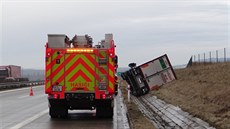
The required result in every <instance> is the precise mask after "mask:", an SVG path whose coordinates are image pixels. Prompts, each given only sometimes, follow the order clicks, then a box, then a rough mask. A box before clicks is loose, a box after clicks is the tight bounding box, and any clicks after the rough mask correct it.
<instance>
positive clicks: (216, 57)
mask: <svg viewBox="0 0 230 129" xmlns="http://www.w3.org/2000/svg"><path fill="white" fill-rule="evenodd" d="M216 63H218V50H216Z"/></svg>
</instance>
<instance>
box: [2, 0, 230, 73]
mask: <svg viewBox="0 0 230 129" xmlns="http://www.w3.org/2000/svg"><path fill="white" fill-rule="evenodd" d="M228 2H229V1H228V0H152V1H142V0H139V1H138V0H136V1H134V0H125V1H124V0H119V1H112V0H104V1H96V0H94V1H93V0H91V1H89V0H82V1H78V0H72V1H70V0H48V1H47V0H23V1H22V0H14V1H13V0H3V1H1V4H0V7H1V32H0V33H1V34H0V35H1V41H0V43H1V49H0V52H1V53H0V65H8V64H14V65H20V66H22V67H23V68H36V69H41V68H44V53H45V47H44V45H45V42H46V41H47V34H49V33H56V34H67V35H68V36H69V37H70V38H72V37H73V36H74V35H75V34H78V35H81V34H82V35H84V34H89V35H90V36H92V37H93V41H94V43H97V42H98V41H100V40H101V39H103V38H104V34H105V33H113V34H114V40H115V43H116V45H117V55H118V56H119V66H121V67H127V65H128V63H130V62H136V63H137V64H141V63H144V62H146V61H149V60H151V59H153V58H155V57H158V56H161V55H163V54H165V53H166V54H168V56H169V58H170V60H171V63H172V65H180V64H186V63H187V62H188V60H189V58H190V57H191V55H194V54H198V53H203V52H208V51H212V50H218V49H223V48H225V47H229V46H228V21H229V19H228V10H229V8H228V6H229V5H228Z"/></svg>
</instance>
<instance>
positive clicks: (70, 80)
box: [65, 54, 96, 91]
mask: <svg viewBox="0 0 230 129" xmlns="http://www.w3.org/2000/svg"><path fill="white" fill-rule="evenodd" d="M92 60H94V61H95V55H92V54H77V55H74V57H73V58H72V60H70V61H69V62H66V67H65V74H66V77H65V80H66V84H65V85H66V91H75V90H76V86H75V85H83V86H82V87H84V90H90V91H92V90H94V86H95V75H96V73H95V64H94V62H92ZM71 85H72V86H71Z"/></svg>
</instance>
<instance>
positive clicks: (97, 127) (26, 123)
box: [0, 86, 127, 129]
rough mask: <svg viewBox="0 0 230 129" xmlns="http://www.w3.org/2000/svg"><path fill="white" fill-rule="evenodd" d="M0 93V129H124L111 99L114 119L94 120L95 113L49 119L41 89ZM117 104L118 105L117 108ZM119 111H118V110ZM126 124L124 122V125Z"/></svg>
mask: <svg viewBox="0 0 230 129" xmlns="http://www.w3.org/2000/svg"><path fill="white" fill-rule="evenodd" d="M29 91H30V87H27V88H21V89H14V90H7V91H0V129H84V128H87V129H117V128H125V127H123V125H125V124H124V123H123V121H124V120H123V117H124V115H122V113H121V109H120V106H119V100H120V99H117V98H116V99H115V101H116V102H115V104H116V105H115V108H114V118H113V119H109V118H100V119H99V118H97V117H96V116H95V114H96V112H95V111H94V110H93V111H87V110H86V111H85V110H80V111H79V110H77V111H69V116H68V118H67V119H61V118H59V119H51V118H50V116H49V115H48V101H47V95H46V94H44V88H43V86H36V87H33V93H34V96H29ZM117 105H118V106H117ZM118 109H119V110H118ZM126 125H127V123H126Z"/></svg>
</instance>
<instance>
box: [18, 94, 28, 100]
mask: <svg viewBox="0 0 230 129" xmlns="http://www.w3.org/2000/svg"><path fill="white" fill-rule="evenodd" d="M26 97H29V95H23V96H19V97H18V98H19V99H23V98H26Z"/></svg>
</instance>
